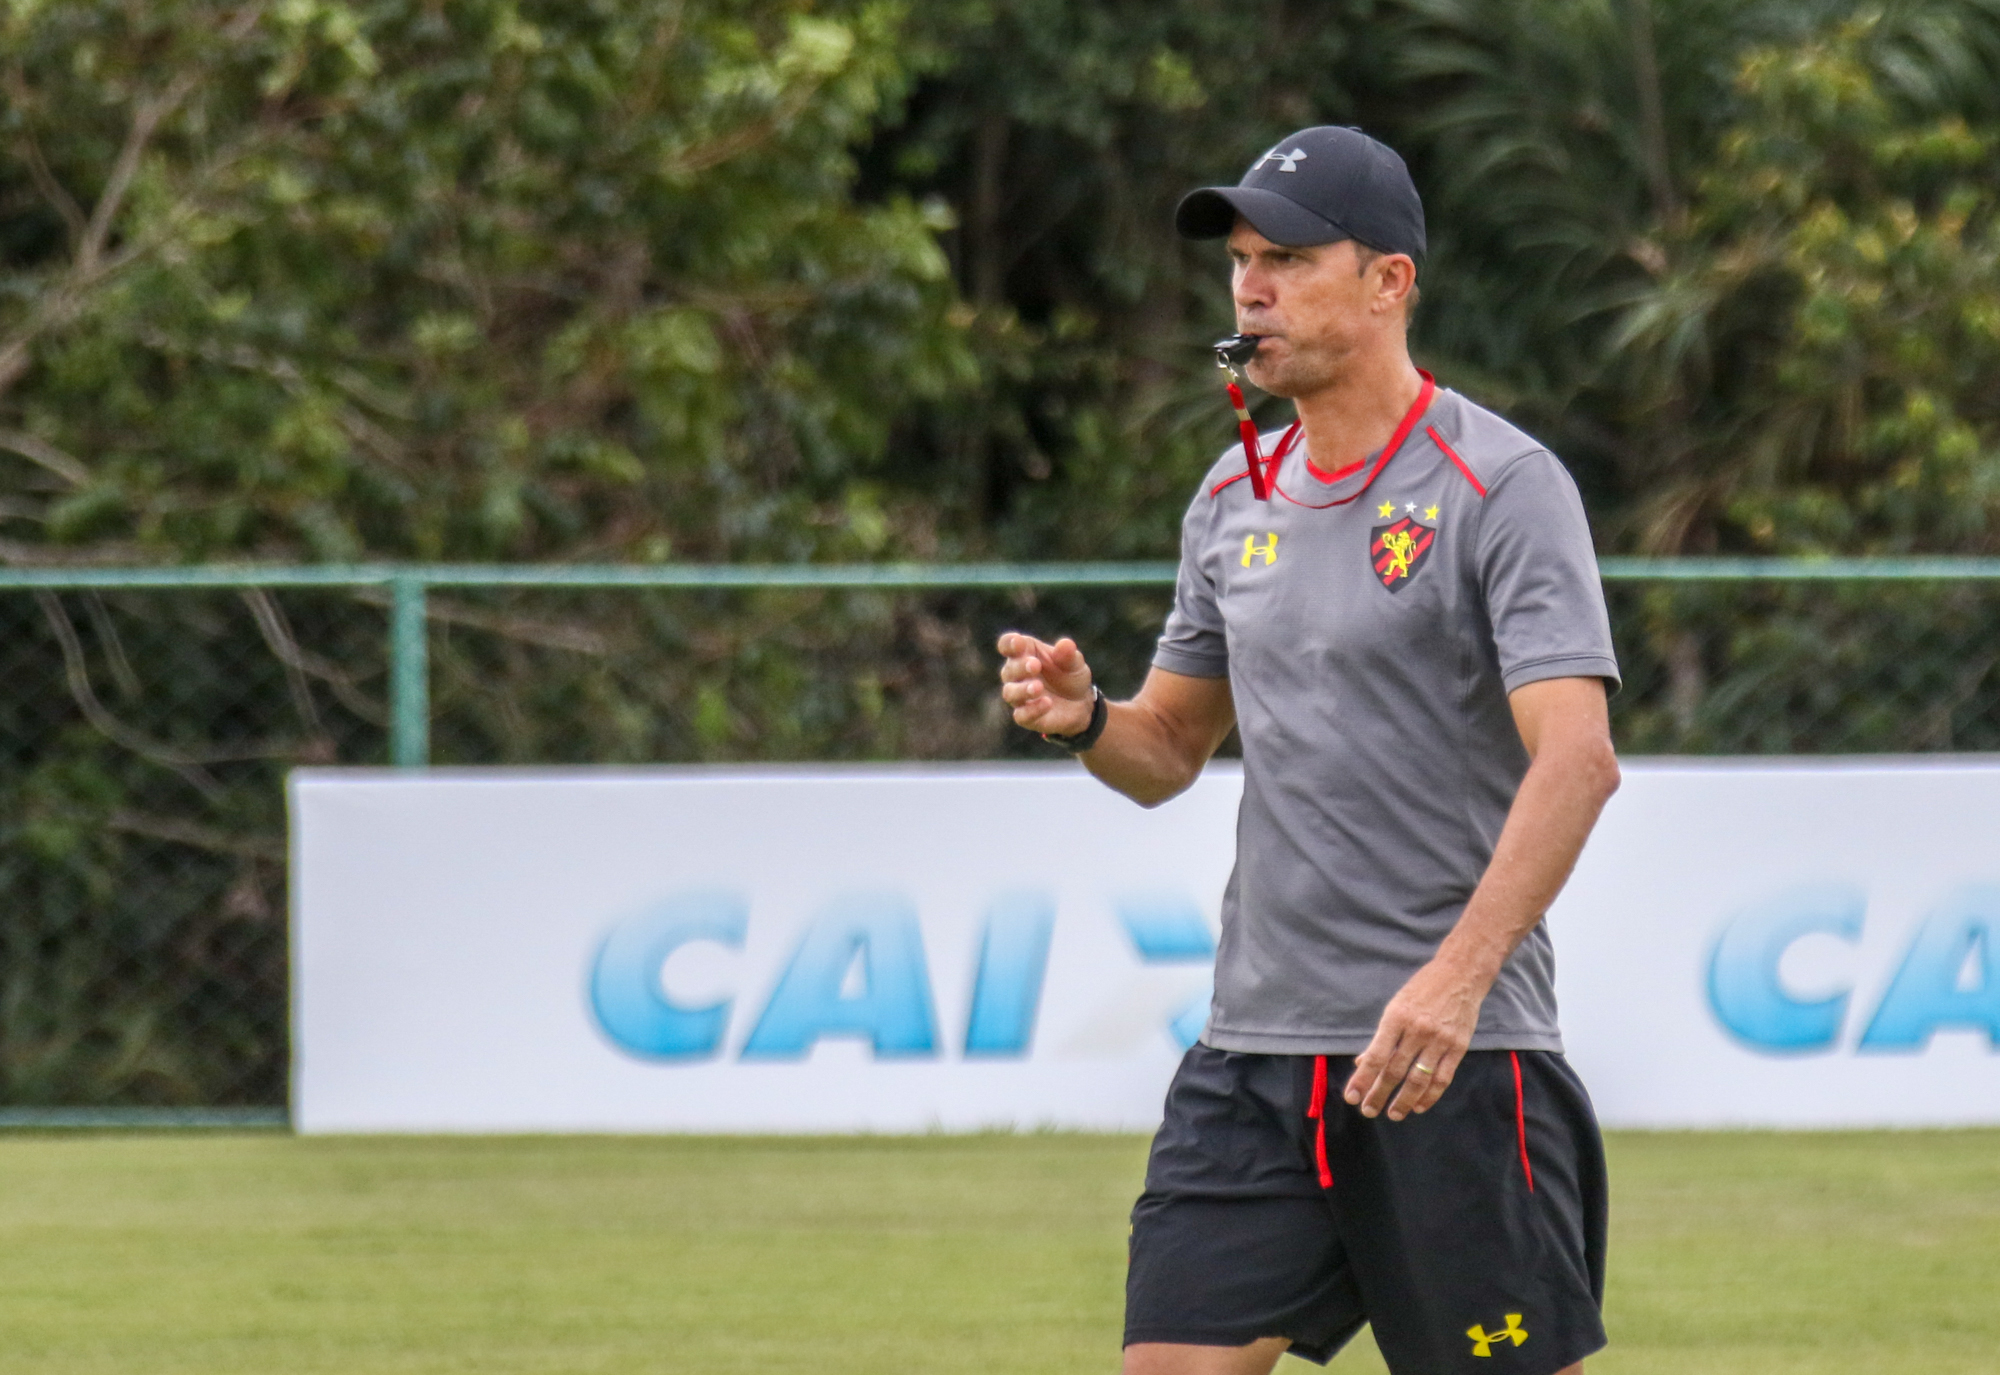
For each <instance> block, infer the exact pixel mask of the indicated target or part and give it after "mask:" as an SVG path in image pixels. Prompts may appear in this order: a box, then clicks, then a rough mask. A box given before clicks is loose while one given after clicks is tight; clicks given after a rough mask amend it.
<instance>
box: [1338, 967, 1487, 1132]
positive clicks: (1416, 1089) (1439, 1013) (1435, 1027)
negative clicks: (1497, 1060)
mask: <svg viewBox="0 0 2000 1375" xmlns="http://www.w3.org/2000/svg"><path fill="white" fill-rule="evenodd" d="M1491 985H1492V979H1491V978H1482V977H1481V976H1480V975H1479V974H1477V973H1475V972H1474V971H1472V970H1471V969H1468V968H1466V967H1465V966H1463V965H1461V964H1459V963H1457V962H1455V961H1448V960H1446V959H1443V958H1439V959H1434V960H1432V961H1431V962H1430V963H1429V964H1427V965H1425V966H1424V967H1423V968H1422V969H1419V970H1418V971H1417V972H1416V973H1415V974H1413V975H1411V976H1410V981H1409V982H1408V983H1406V984H1404V985H1403V989H1402V992H1400V993H1398V994H1397V995H1396V996H1395V997H1394V998H1391V999H1390V1000H1389V1005H1388V1006H1387V1007H1386V1008H1384V1009H1383V1010H1382V1021H1381V1023H1380V1024H1379V1025H1378V1026H1377V1027H1376V1029H1375V1039H1374V1040H1373V1041H1371V1042H1369V1044H1368V1049H1366V1050H1364V1051H1362V1052H1361V1054H1360V1056H1359V1057H1357V1058H1356V1060H1355V1062H1354V1074H1353V1077H1351V1078H1350V1079H1348V1081H1347V1090H1346V1098H1347V1101H1348V1102H1349V1103H1354V1104H1359V1105H1360V1108H1361V1115H1362V1116H1363V1117H1374V1116H1376V1115H1378V1114H1379V1113H1381V1111H1382V1109H1383V1106H1384V1105H1385V1104H1386V1105H1387V1106H1388V1110H1389V1120H1390V1121H1391V1122H1400V1121H1402V1120H1403V1119H1404V1118H1405V1117H1407V1116H1409V1115H1410V1114H1411V1113H1413V1112H1425V1111H1428V1110H1429V1108H1430V1106H1431V1104H1433V1103H1435V1102H1437V1100H1438V1099H1439V1098H1440V1097H1442V1096H1443V1094H1444V1091H1445V1090H1446V1089H1447V1088H1449V1087H1451V1079H1452V1075H1454V1074H1456V1073H1457V1072H1458V1062H1459V1061H1460V1060H1462V1059H1464V1058H1465V1052H1466V1048H1467V1047H1468V1046H1470V1045H1471V1044H1472V1032H1473V1028H1475V1027H1476V1026H1478V1025H1479V1005H1480V1003H1482V1002H1484V1001H1485V999H1486V990H1487V989H1488V988H1489V987H1490V986H1491ZM1398 1086H1400V1088H1401V1091H1400V1092H1398V1091H1397V1090H1398ZM1392 1093H1393V1094H1395V1098H1394V1100H1393V1101H1391V1099H1390V1097H1389V1095H1390V1094H1392Z"/></svg>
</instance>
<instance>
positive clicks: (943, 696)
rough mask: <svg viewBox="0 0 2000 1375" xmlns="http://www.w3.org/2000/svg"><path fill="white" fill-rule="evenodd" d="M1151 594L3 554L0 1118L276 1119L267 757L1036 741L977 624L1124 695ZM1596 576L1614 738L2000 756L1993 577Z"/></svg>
mask: <svg viewBox="0 0 2000 1375" xmlns="http://www.w3.org/2000/svg"><path fill="white" fill-rule="evenodd" d="M1172 576H1173V570H1172V568H1171V566H1168V565H1153V564H1145V565H1065V566H1041V567H1019V566H981V567H957V568H935V567H933V568H896V567H867V568H786V569H757V568H706V569H704V568H671V567H662V568H613V569H587V568H535V569H523V568H508V569H478V568H389V567H380V568H313V569H217V568H208V569H185V570H144V571H131V570H124V571H120V570H82V571H80V570H12V571H4V570H0V626H4V632H5V633H4V638H3V639H0V751H4V752H3V753H0V790H4V797H0V902H4V908H0V1121H5V1120H9V1119H10V1118H11V1119H12V1120H15V1121H52V1120H64V1119H63V1118H62V1117H61V1116H60V1113H61V1112H69V1113H71V1114H72V1115H75V1114H82V1115H83V1116H85V1117H87V1116H88V1115H89V1114H90V1113H98V1114H103V1113H106V1112H111V1113H127V1114H129V1113H131V1112H134V1111H138V1110H143V1111H145V1112H151V1113H154V1114H170V1113H172V1112H175V1111H180V1112H182V1113H186V1112H187V1111H188V1110H199V1111H200V1112H206V1113H208V1114H210V1117H211V1118H212V1119H213V1120H243V1119H244V1118H245V1117H256V1116H258V1115H260V1114H261V1115H264V1116H267V1117H271V1118H273V1119H276V1118H278V1117H279V1116H280V1115H281V1113H282V1105H283V1102H284V1095H285V1081H286V1055H287V1032H286V1026H287V1018H286V1006H285V998H286V984H287V973H286V950H285V932H286V919H285V850H284V844H285V818H284V799H283V777H284V773H285V771H286V770H287V769H289V768H291V767H293V766H295V765H301V764H314V765H325V764H355V765H382V764H387V763H399V764H403V765H410V766H415V765H421V764H423V763H426V762H429V763H435V764H500V763H504V764H643V763H664V762H693V761H701V762H715V761H725V760H793V761H814V762H817V761H828V760H887V759H967V758H993V757H1047V753H1048V752H1047V750H1046V747H1045V746H1042V745H1041V744H1040V743H1039V742H1038V741H1037V740H1036V739H1035V738H1034V737H1032V736H1030V735H1028V734H1027V733H1025V732H1021V731H1018V730H1014V729H1012V728H1011V727H1010V726H1009V725H1008V723H1007V720H1006V717H1005V713H1004V712H1003V711H1002V710H1001V708H1000V706H999V703H998V700H997V697H996V695H995V693H994V691H993V669H994V666H995V659H994V657H993V655H992V653H991V650H990V646H991V644H992V641H993V638H994V636H995V635H997V633H998V632H999V631H1000V630H1002V629H1005V628H1008V627H1016V628H1020V629H1025V630H1030V631H1034V632H1036V633H1040V634H1044V635H1054V634H1058V633H1068V634H1074V635H1075V636H1077V638H1078V639H1079V640H1080V641H1082V642H1083V643H1084V644H1085V645H1086V646H1087V647H1088V649H1089V652H1090V654H1091V657H1092V660H1093V662H1094V663H1095V665H1096V666H1097V669H1098V673H1099V676H1100V678H1101V679H1102V680H1103V681H1104V682H1105V683H1106V684H1107V686H1108V687H1109V688H1110V689H1111V690H1112V691H1114V692H1126V691H1129V690H1130V689H1131V688H1132V687H1134V686H1135V685H1136V684H1137V683H1138V681H1139V679H1140V677H1141V676H1142V674H1143V673H1144V671H1145V663H1146V659H1147V657H1148V654H1149V651H1150V648H1151V644H1152V639H1153V636H1154V635H1155V634H1156V633H1157V630H1158V627H1159V623H1160V620H1161V618H1162V616H1163V615H1164V612H1165V609H1166V606H1167V602H1168V598H1169V595H1170V589H1171V583H1172ZM1605 576H1606V583H1607V587H1608V590H1609V593H1610V599H1611V608H1612V620H1613V625H1614V630H1615V633H1616V635H1617V639H1618V647H1619V655H1620V661H1621V663H1622V664H1623V666H1624V670H1625V676H1626V687H1625V690H1624V692H1622V693H1621V694H1620V695H1619V696H1618V697H1617V699H1616V700H1615V701H1614V703H1613V722H1614V726H1615V729H1616V731H1617V734H1618V737H1619V743H1620V745H1621V747H1622V748H1624V749H1625V750H1627V751H1628V752H1636V753H1692V754H1769V753H1822V754H1824V753H1871V752H1925V751H1945V750H1949V751H1978V750H2000V561H1990V562H1984V561H1982V562H1969V561H1963V560H1958V561H1953V560H1940V561H1927V562H1899V563H1894V564H1888V563H1840V562H1829V563H1818V564H1803V565H1802V564H1773V563H1743V562H1728V561H1701V562H1674V563H1653V562H1638V561H1630V560H1607V561H1606V564H1605ZM52 1113H53V1114H56V1115H53V1116H52V1115H51V1114H52ZM231 1113H234V1114H236V1116H235V1117H234V1118H232V1117H230V1116H229V1114H231Z"/></svg>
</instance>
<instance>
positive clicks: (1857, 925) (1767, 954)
mask: <svg viewBox="0 0 2000 1375" xmlns="http://www.w3.org/2000/svg"><path fill="white" fill-rule="evenodd" d="M1866 910H1867V897H1866V895H1865V894H1863V893H1862V891H1861V890H1860V889H1859V888H1857V887H1855V886H1854V885H1852V884H1845V883H1830V884H1811V885H1807V886H1805V887H1800V888H1794V889H1791V890H1790V891H1788V892H1784V893H1780V894H1779V895H1778V896H1776V897H1774V898H1772V899H1771V900H1770V901H1769V902H1767V903H1765V904H1764V905H1762V906H1760V907H1753V908H1751V909H1750V910H1749V911H1747V912H1744V913H1742V914H1741V915H1740V916H1738V917H1736V918H1735V919H1734V920H1732V921H1731V922H1730V923H1729V925H1727V926H1725V927H1724V928H1723V930H1722V934H1721V936H1720V937H1718V938H1717V940H1716V942H1715V949H1714V951H1713V952H1712V953H1711V955H1710V956H1709V962H1708V1003H1709V1007H1710V1008H1712V1009H1713V1010H1714V1012H1715V1016H1716V1019H1717V1020H1718V1021H1720V1022H1721V1023H1722V1025H1723V1026H1725V1027H1727V1028H1728V1029H1729V1031H1730V1032H1731V1033H1733V1034H1734V1035H1735V1036H1736V1037H1738V1038H1739V1039H1740V1040H1743V1041H1745V1042H1747V1043H1748V1044H1749V1045H1751V1046H1752V1047H1754V1048H1755V1049H1758V1050H1764V1051H1775V1052H1781V1053H1793V1054H1796V1053H1800V1052H1806V1051H1815V1050H1825V1049H1827V1048H1828V1047H1829V1046H1831V1045H1832V1044H1833V1042H1834V1038H1836V1037H1837V1036H1839V1035H1840V1024H1841V1020H1842V1019H1843V1018H1844V1017H1845V1016H1846V1015H1847V999H1848V994H1849V990H1842V991H1840V992H1838V993H1835V994H1832V995H1831V996H1829V997H1825V998H1818V999H1814V1000H1812V1001H1804V1000H1801V999H1798V998H1794V997H1793V996H1792V995H1791V994H1790V993H1789V992H1787V991H1786V989H1785V986H1784V984H1783V983H1782V982H1781V981H1780V980H1779V978H1778V961H1779V960H1780V959H1782V958H1783V957H1784V953H1785V951H1786V950H1788V949H1790V948H1791V946H1792V943H1793V942H1794V941H1797V940H1798V939H1799V938H1800V937H1802V936H1809V935H1813V934H1825V935H1829V936H1838V937H1840V938H1841V939H1842V940H1846V941H1853V940H1857V939H1859V938H1860V935H1861V923H1862V917H1863V914H1864V913H1865V911H1866Z"/></svg>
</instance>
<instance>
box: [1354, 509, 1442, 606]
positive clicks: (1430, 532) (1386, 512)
mask: <svg viewBox="0 0 2000 1375" xmlns="http://www.w3.org/2000/svg"><path fill="white" fill-rule="evenodd" d="M1403 510H1404V515H1403V516H1402V517H1401V518H1400V519H1398V520H1396V521H1394V522H1393V523H1391V524H1388V525H1378V526H1376V527H1375V528H1374V530H1373V531H1371V532H1370V534H1371V538H1370V540H1369V542H1368V559H1369V562H1371V563H1372V564H1373V565H1374V567H1375V576H1376V577H1378V578H1380V579H1381V580H1382V586H1384V587H1386V588H1388V589H1389V590H1390V591H1391V592H1400V591H1402V590H1403V589H1404V588H1405V587H1407V586H1409V583H1410V579H1412V578H1414V577H1416V576H1417V570H1418V569H1420V568H1422V567H1423V566H1424V560H1425V559H1427V558H1429V557H1430V553H1431V546H1432V545H1434V544H1436V543H1437V527H1436V526H1434V525H1424V524H1422V523H1420V522H1419V521H1418V519H1417V506H1416V503H1415V502H1411V503H1410V504H1409V505H1408V506H1406V507H1404V508H1403ZM1395 511H1396V508H1395V507H1394V506H1391V505H1389V504H1388V503H1386V502H1384V503H1383V504H1382V505H1381V506H1380V507H1378V508H1377V509H1376V514H1377V515H1380V516H1390V515H1394V514H1395ZM1437 511H1438V508H1437V507H1435V506H1427V507H1425V508H1424V516H1425V518H1426V519H1429V520H1436V519H1437Z"/></svg>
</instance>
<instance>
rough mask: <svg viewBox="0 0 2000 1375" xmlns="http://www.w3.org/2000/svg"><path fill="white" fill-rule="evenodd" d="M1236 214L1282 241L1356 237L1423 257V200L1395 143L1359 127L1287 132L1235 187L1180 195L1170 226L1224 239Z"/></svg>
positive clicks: (1185, 233) (1380, 248)
mask: <svg viewBox="0 0 2000 1375" xmlns="http://www.w3.org/2000/svg"><path fill="white" fill-rule="evenodd" d="M1238 215H1241V216H1242V217H1243V218H1244V219H1246V220H1248V221H1249V222H1250V224H1251V227H1252V228H1254V229H1255V230H1256V231H1257V232H1258V233H1259V234H1262V235H1263V236H1264V237H1265V238H1267V239H1269V240H1270V241H1271V242H1272V243H1276V244H1283V245H1285V247H1287V248H1304V247H1307V246H1308V245H1311V244H1323V243H1339V242H1340V241H1341V240H1342V239H1353V240H1354V241H1355V242H1356V243H1362V244H1366V245H1367V246H1368V247H1370V248H1372V249H1375V250H1376V251H1377V252H1380V253H1407V254H1408V255H1409V256H1410V257H1412V258H1414V259H1418V260H1421V259H1422V258H1423V256H1424V247H1425V242H1424V203H1423V201H1422V200H1421V199H1420V198H1419V197H1418V195H1417V188H1416V184H1415V183H1414V182H1412V181H1411V180H1410V169H1409V168H1408V167H1405V166H1404V165H1403V159H1402V158H1401V157H1399V156H1397V154H1396V150H1395V149H1393V148H1391V147H1389V146H1388V145H1387V144H1385V143H1378V142H1377V141H1376V140H1374V139H1372V138H1370V137H1368V135H1366V134H1364V133H1362V132H1361V131H1360V130H1359V129H1346V128H1341V127H1339V126H1337V125H1332V124H1319V125H1315V126H1314V127H1312V128H1310V129H1301V130H1299V131H1298V132H1297V133H1296V134H1288V135H1286V136H1285V137H1284V138H1281V139H1279V140H1278V141H1277V142H1276V143H1274V144H1272V145H1271V150H1270V151H1269V152H1267V153H1265V154H1264V156H1263V157H1261V158H1258V159H1257V161H1255V162H1254V163H1252V164H1250V170H1249V171H1247V172H1245V173H1244V174H1243V180H1242V181H1240V182H1238V183H1237V184H1236V185H1234V186H1204V187H1202V188H1201V189H1200V190H1199V191H1190V192H1188V194H1187V195H1185V196H1183V197H1182V198H1181V203H1180V206H1179V208H1178V209H1176V210H1175V211H1174V228H1176V229H1178V230H1179V231H1180V232H1181V236H1182V237H1183V238H1188V239H1226V238H1228V237H1229V231H1230V230H1232V229H1234V228H1235V227H1236V217H1237V216H1238Z"/></svg>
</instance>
